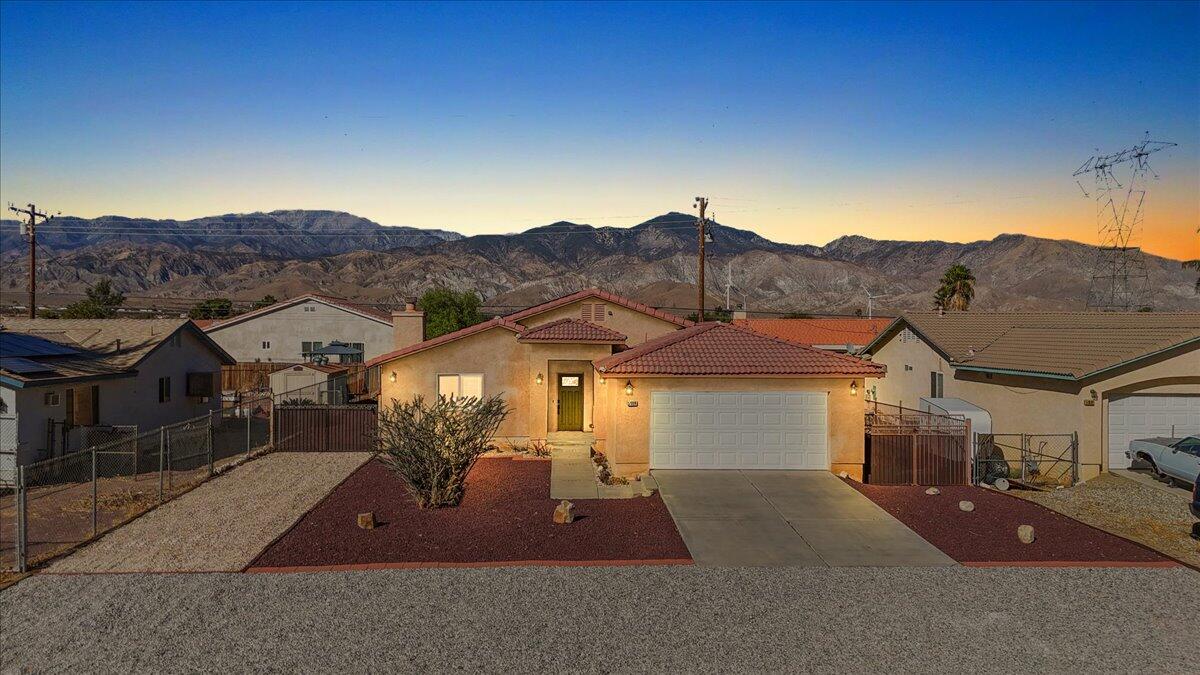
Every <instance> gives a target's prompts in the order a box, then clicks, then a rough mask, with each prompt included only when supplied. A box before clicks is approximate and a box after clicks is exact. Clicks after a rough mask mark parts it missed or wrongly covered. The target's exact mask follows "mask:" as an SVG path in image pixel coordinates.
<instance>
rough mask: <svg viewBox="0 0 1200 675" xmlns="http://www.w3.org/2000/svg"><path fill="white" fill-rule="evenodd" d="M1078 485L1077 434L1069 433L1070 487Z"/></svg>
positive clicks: (1076, 432)
mask: <svg viewBox="0 0 1200 675" xmlns="http://www.w3.org/2000/svg"><path fill="white" fill-rule="evenodd" d="M1078 484H1079V432H1078V431H1072V432H1071V485H1078Z"/></svg>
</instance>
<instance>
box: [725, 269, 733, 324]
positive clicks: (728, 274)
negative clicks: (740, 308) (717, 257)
mask: <svg viewBox="0 0 1200 675" xmlns="http://www.w3.org/2000/svg"><path fill="white" fill-rule="evenodd" d="M732 264H733V263H732V262H727V263H725V311H728V312H732V311H733V307H731V306H730V305H729V287H730V286H732V285H733V270H732V269H730V265H732Z"/></svg>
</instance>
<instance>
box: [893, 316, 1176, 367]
mask: <svg viewBox="0 0 1200 675" xmlns="http://www.w3.org/2000/svg"><path fill="white" fill-rule="evenodd" d="M905 326H908V327H911V328H912V329H913V330H914V331H916V332H917V333H919V334H920V335H921V336H923V337H924V338H925V339H926V340H927V341H928V342H930V343H931V344H932V345H933V347H934V348H935V349H938V350H939V351H941V352H942V353H943V354H945V355H946V356H947V357H948V360H950V361H951V363H952V364H953V365H954V366H955V367H959V368H966V369H984V370H999V371H1016V372H1020V373H1029V374H1031V375H1034V376H1046V377H1059V378H1069V379H1082V378H1084V377H1087V376H1089V375H1092V374H1095V373H1098V372H1100V371H1103V370H1107V369H1109V368H1113V367H1115V366H1118V365H1121V364H1125V363H1128V362H1131V361H1135V360H1137V359H1140V358H1144V357H1147V356H1151V355H1153V354H1157V353H1160V352H1163V351H1166V350H1168V349H1171V348H1175V347H1179V346H1183V345H1188V344H1192V345H1195V346H1196V347H1197V348H1200V312H1162V313H1160V312H946V313H945V314H944V315H943V314H938V313H937V312H908V313H905V314H904V316H902V317H900V318H899V319H897V320H896V321H895V322H894V324H893V325H892V326H890V327H889V328H888V329H887V331H885V332H884V334H883V335H881V336H880V338H879V339H877V340H876V344H882V342H883V340H884V338H885V337H887V336H888V335H890V334H893V333H895V332H898V331H899V330H902V329H903V328H904V327H905ZM876 344H873V345H871V348H874V347H875V346H876ZM1197 373H1200V351H1197V352H1196V353H1195V372H1194V373H1192V374H1197ZM1181 374H1182V373H1181Z"/></svg>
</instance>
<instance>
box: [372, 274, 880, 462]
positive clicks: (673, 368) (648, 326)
mask: <svg viewBox="0 0 1200 675" xmlns="http://www.w3.org/2000/svg"><path fill="white" fill-rule="evenodd" d="M369 365H370V366H372V367H378V368H379V370H380V373H379V378H380V381H381V386H382V393H381V395H380V402H381V405H384V406H386V405H388V403H389V402H390V401H391V400H393V399H396V400H407V399H409V398H411V397H412V396H413V395H414V394H420V395H423V396H425V397H426V398H432V397H434V396H437V395H439V394H440V395H444V396H492V395H497V394H499V395H501V396H503V397H504V399H505V401H506V402H507V403H508V405H509V406H510V407H511V410H512V411H511V413H510V415H509V417H508V418H507V419H506V420H505V421H504V423H503V425H502V426H501V428H500V431H499V434H498V435H499V436H500V437H501V438H503V439H507V440H509V441H518V442H519V441H525V440H528V439H545V438H549V439H551V441H552V442H553V440H554V438H555V437H556V436H557V435H560V434H563V433H571V432H574V433H579V432H582V433H584V434H585V435H587V436H585V437H589V436H590V438H592V439H593V440H594V443H595V447H596V449H597V450H599V451H601V452H604V453H606V454H607V456H608V459H609V462H610V464H611V465H612V466H613V468H614V470H615V471H616V472H618V473H621V474H626V475H628V474H631V473H636V472H638V471H643V470H645V469H647V468H695V469H704V468H714V469H716V468H743V469H781V468H796V469H824V470H835V471H841V470H845V471H848V472H849V473H851V474H852V475H855V476H859V477H861V475H862V465H863V453H864V450H863V445H864V443H863V403H862V398H861V396H860V395H858V391H859V390H860V389H862V388H863V386H864V378H867V377H882V376H883V374H884V369H883V368H882V367H880V366H878V365H875V364H872V363H869V362H866V361H863V360H862V359H858V358H855V357H851V356H846V355H842V354H834V353H830V352H826V351H823V350H819V349H814V348H811V347H806V346H802V345H797V344H794V343H790V342H786V341H783V340H779V339H776V338H773V337H770V336H767V335H762V334H760V333H756V332H754V331H752V330H749V329H746V328H742V327H738V326H730V325H728V324H723V323H717V322H712V323H704V324H698V325H696V324H692V323H691V322H690V321H687V320H684V319H681V318H679V317H677V316H675V315H672V314H668V313H666V312H662V311H660V310H657V309H654V308H651V307H648V306H646V305H643V304H641V303H638V302H634V301H632V300H629V299H626V298H622V297H620V296H617V295H613V294H611V293H607V292H604V291H600V290H596V289H589V290H584V291H580V292H578V293H574V294H572V295H568V296H565V297H562V298H559V299H557V300H552V301H550V302H547V303H545V304H542V305H538V306H536V307H531V308H529V309H526V310H523V311H520V312H517V313H515V314H511V315H508V316H505V317H497V318H495V319H492V320H490V321H486V322H484V323H480V324H477V325H475V326H471V327H469V328H465V329H463V330H460V331H457V332H454V333H450V334H447V335H443V336H441V337H438V338H434V339H432V340H426V341H424V342H418V343H415V344H411V345H408V346H405V347H403V348H401V349H398V350H396V351H394V352H391V353H389V354H385V355H383V356H380V357H378V358H376V359H374V360H373V361H371V363H370V364H369Z"/></svg>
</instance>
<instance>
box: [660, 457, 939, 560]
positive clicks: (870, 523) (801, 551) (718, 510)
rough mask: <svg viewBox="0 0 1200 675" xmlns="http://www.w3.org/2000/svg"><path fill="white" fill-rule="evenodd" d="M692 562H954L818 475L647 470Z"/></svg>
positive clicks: (840, 484)
mask: <svg viewBox="0 0 1200 675" xmlns="http://www.w3.org/2000/svg"><path fill="white" fill-rule="evenodd" d="M653 474H654V478H656V479H657V480H658V484H659V489H660V490H661V492H662V498H663V501H664V502H665V503H666V505H667V508H668V509H670V511H671V516H672V517H673V518H674V519H675V525H676V526H677V527H678V528H679V533H680V534H681V535H683V541H684V543H686V544H687V547H688V550H690V551H691V553H692V557H693V558H694V559H695V561H696V564H697V565H708V566H751V567H763V566H766V567H775V566H793V565H798V566H833V567H854V566H941V565H955V564H956V563H955V562H954V561H953V560H952V559H950V557H948V556H947V555H946V554H944V553H942V552H941V551H939V550H938V549H937V548H936V547H934V546H933V545H932V544H930V543H929V542H927V541H925V540H924V539H922V538H921V537H920V536H918V535H917V534H916V533H915V532H913V531H912V530H910V529H908V528H907V527H905V526H904V524H903V523H901V522H900V521H898V520H896V519H895V518H893V517H892V516H891V515H889V514H888V513H887V512H886V511H884V510H883V509H881V508H879V507H878V506H876V505H875V503H874V502H872V501H871V500H869V499H867V498H866V497H864V496H862V495H861V494H859V493H858V492H857V491H855V490H854V489H853V488H851V487H850V486H848V485H846V484H845V483H843V482H842V481H841V480H840V479H838V478H837V477H836V476H834V475H833V474H831V473H828V472H826V471H707V470H706V471H683V470H670V471H667V470H658V471H654V472H653Z"/></svg>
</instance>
